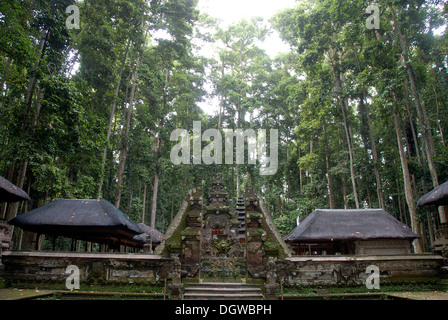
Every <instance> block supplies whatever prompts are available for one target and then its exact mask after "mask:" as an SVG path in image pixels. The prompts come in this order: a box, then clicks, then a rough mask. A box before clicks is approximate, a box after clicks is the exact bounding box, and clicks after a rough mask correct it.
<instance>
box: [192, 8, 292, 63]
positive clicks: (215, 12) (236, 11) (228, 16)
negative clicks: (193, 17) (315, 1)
mask: <svg viewBox="0 0 448 320" xmlns="http://www.w3.org/2000/svg"><path fill="white" fill-rule="evenodd" d="M296 4H297V1H296V0H274V1H272V0H199V6H198V7H199V10H200V11H201V12H204V13H208V14H209V15H210V16H212V17H214V18H218V19H220V20H222V23H221V26H222V27H226V26H228V25H230V24H232V23H236V22H238V21H239V20H241V19H250V18H251V17H263V18H264V19H265V20H266V21H267V20H269V19H270V18H271V17H272V16H273V15H274V14H275V13H276V12H277V11H279V10H283V9H286V8H294V7H295V5H296ZM260 47H261V48H262V49H265V50H266V52H267V53H268V54H269V55H270V56H271V57H274V56H275V55H276V54H277V53H278V52H281V51H287V50H288V46H287V45H286V44H285V43H284V42H282V40H281V39H280V37H279V36H278V33H277V32H273V33H272V34H271V35H270V36H269V37H268V38H267V39H266V40H265V42H264V43H263V44H260Z"/></svg>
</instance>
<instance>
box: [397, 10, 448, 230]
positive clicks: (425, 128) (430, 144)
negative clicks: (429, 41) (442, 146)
mask: <svg viewBox="0 0 448 320" xmlns="http://www.w3.org/2000/svg"><path fill="white" fill-rule="evenodd" d="M389 11H390V12H391V14H392V19H393V23H394V29H395V30H396V32H397V34H398V39H399V41H400V45H401V50H402V57H403V62H404V65H405V68H406V71H407V73H408V78H409V82H410V83H411V92H412V95H413V97H414V102H415V105H416V107H417V112H418V116H419V121H420V123H421V129H422V137H423V140H424V141H425V143H424V145H425V151H426V157H427V161H428V167H429V172H430V173H431V178H432V182H433V186H434V188H435V187H438V186H439V179H438V176H437V170H436V166H435V163H434V159H433V156H434V140H433V137H432V132H431V129H430V128H431V124H430V123H429V119H428V114H427V112H426V108H425V105H424V103H423V102H422V101H421V98H420V94H419V91H418V88H417V84H416V81H415V77H414V70H413V65H412V62H411V60H410V58H409V54H408V44H407V41H406V37H405V35H404V34H403V32H402V30H401V27H400V23H399V21H398V19H397V15H396V12H395V9H394V8H393V6H392V4H389ZM439 216H440V220H441V221H442V223H446V222H448V220H447V213H446V211H445V209H444V208H443V207H439Z"/></svg>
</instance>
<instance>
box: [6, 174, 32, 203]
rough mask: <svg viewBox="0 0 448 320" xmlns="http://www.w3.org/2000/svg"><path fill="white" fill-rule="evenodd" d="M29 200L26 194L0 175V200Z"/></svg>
mask: <svg viewBox="0 0 448 320" xmlns="http://www.w3.org/2000/svg"><path fill="white" fill-rule="evenodd" d="M23 200H26V201H29V200H31V199H30V197H29V196H28V194H27V193H26V192H25V191H23V190H22V189H20V188H19V187H17V186H16V185H14V184H13V183H11V182H10V181H9V180H6V179H5V178H3V177H2V176H0V202H17V201H23Z"/></svg>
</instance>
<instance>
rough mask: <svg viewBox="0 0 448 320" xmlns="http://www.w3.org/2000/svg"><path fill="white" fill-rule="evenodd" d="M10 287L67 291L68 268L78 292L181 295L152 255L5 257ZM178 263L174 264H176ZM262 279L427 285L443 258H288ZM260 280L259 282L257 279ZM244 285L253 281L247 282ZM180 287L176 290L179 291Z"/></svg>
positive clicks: (172, 271)
mask: <svg viewBox="0 0 448 320" xmlns="http://www.w3.org/2000/svg"><path fill="white" fill-rule="evenodd" d="M2 260H3V263H4V265H5V269H4V276H5V279H6V281H7V282H8V283H12V284H20V285H22V286H23V285H25V286H27V285H28V286H30V287H33V288H34V287H39V288H44V287H52V286H53V287H55V286H56V287H57V288H59V289H64V288H65V281H66V279H67V278H68V277H69V275H70V274H68V273H66V269H67V267H68V266H69V265H75V266H77V267H78V268H79V271H80V290H89V288H90V287H91V286H94V287H95V286H96V288H98V287H107V286H126V285H143V286H144V285H161V286H163V285H164V282H165V279H167V284H168V288H171V287H173V288H171V291H173V290H182V289H181V288H182V284H181V282H180V280H181V278H180V275H181V274H182V272H181V271H179V270H177V271H176V266H177V267H179V268H181V265H180V263H179V261H176V259H173V258H169V257H163V256H161V255H155V254H131V253H73V252H67V253H63V252H32V251H30V252H21V251H6V252H3V257H2ZM177 260H178V259H177ZM269 261H270V262H269V263H268V266H267V270H266V275H265V277H262V278H264V281H266V283H265V287H266V289H270V291H272V294H274V293H275V292H276V291H278V289H279V285H280V282H283V284H284V285H285V286H297V285H300V286H334V285H342V286H344V285H350V286H351V285H364V284H365V281H366V278H367V276H368V274H367V273H366V269H367V267H368V266H371V265H374V266H376V267H378V269H379V271H380V281H381V283H382V284H384V283H388V282H398V283H404V282H410V281H414V282H418V281H430V280H431V279H435V277H437V276H439V275H440V270H441V266H442V265H443V258H442V257H441V256H438V255H432V254H410V255H401V256H398V255H397V256H393V255H390V256H292V257H286V258H270V259H269ZM260 280H262V279H260ZM248 281H251V280H250V279H248ZM177 287H179V288H177Z"/></svg>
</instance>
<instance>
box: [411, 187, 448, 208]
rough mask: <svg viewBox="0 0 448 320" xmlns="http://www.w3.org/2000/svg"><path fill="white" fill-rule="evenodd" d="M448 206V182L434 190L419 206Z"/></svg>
mask: <svg viewBox="0 0 448 320" xmlns="http://www.w3.org/2000/svg"><path fill="white" fill-rule="evenodd" d="M432 205H434V206H448V181H447V182H445V183H442V184H441V185H439V186H438V187H436V188H434V189H433V190H431V191H430V192H428V193H427V194H425V195H424V196H422V197H421V198H420V199H418V202H417V206H419V207H423V206H432Z"/></svg>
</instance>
